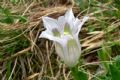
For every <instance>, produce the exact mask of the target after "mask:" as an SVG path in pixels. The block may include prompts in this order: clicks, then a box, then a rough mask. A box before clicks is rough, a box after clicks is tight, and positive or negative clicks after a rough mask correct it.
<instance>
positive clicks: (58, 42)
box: [39, 9, 88, 67]
mask: <svg viewBox="0 0 120 80" xmlns="http://www.w3.org/2000/svg"><path fill="white" fill-rule="evenodd" d="M42 19H43V23H44V26H45V28H46V30H45V31H43V32H42V33H41V35H40V37H39V38H47V39H49V40H52V41H54V42H55V49H56V52H57V54H58V55H59V57H60V58H61V59H62V60H63V61H64V62H65V64H67V65H68V66H69V67H73V66H75V65H76V64H77V61H78V59H79V57H80V54H81V45H80V43H79V38H78V34H79V32H80V30H81V27H82V25H83V24H84V23H85V22H86V21H87V20H88V17H87V16H85V17H84V18H83V19H82V20H79V19H78V18H75V17H74V14H73V12H72V9H69V10H68V11H67V12H66V13H65V15H64V16H60V17H59V18H58V19H57V20H56V19H53V18H50V17H43V18H42Z"/></svg>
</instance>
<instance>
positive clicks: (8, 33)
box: [0, 0, 120, 80]
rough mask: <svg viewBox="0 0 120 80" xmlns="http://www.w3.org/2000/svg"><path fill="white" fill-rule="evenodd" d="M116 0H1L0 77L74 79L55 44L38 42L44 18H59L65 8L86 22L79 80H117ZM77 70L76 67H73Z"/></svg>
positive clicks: (119, 27) (119, 30) (119, 36)
mask: <svg viewBox="0 0 120 80" xmlns="http://www.w3.org/2000/svg"><path fill="white" fill-rule="evenodd" d="M119 4H120V0H0V79H1V80H73V76H72V74H73V75H77V72H76V73H71V71H70V70H69V68H68V67H67V66H66V65H65V64H64V63H62V62H61V60H60V58H59V57H58V55H56V51H55V49H54V43H53V42H52V41H49V40H47V39H39V38H38V37H39V35H40V34H41V32H42V31H44V30H45V29H44V27H43V22H42V19H41V17H42V16H50V17H52V18H57V17H59V16H61V15H63V14H64V13H65V12H66V10H67V9H68V8H69V7H72V8H73V12H74V14H75V16H76V17H78V18H79V19H82V18H83V17H84V15H88V16H89V17H90V19H89V20H88V21H87V22H86V23H85V25H84V26H83V27H82V30H81V32H80V34H79V38H80V43H81V45H82V52H81V57H80V59H79V64H78V69H79V70H80V72H79V73H78V74H79V76H80V77H81V78H80V79H81V80H119V79H120V76H119V75H120V5H119ZM72 70H73V71H75V69H72Z"/></svg>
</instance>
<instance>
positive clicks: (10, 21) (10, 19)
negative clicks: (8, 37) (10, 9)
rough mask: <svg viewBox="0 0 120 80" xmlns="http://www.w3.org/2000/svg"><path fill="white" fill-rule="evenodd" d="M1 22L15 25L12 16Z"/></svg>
mask: <svg viewBox="0 0 120 80" xmlns="http://www.w3.org/2000/svg"><path fill="white" fill-rule="evenodd" d="M0 22H2V23H7V24H12V23H14V18H13V17H10V16H6V17H5V18H3V19H1V20H0Z"/></svg>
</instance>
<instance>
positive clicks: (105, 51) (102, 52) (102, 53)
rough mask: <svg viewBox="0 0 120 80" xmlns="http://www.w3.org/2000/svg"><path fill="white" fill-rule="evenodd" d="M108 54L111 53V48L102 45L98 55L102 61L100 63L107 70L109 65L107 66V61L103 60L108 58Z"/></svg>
mask: <svg viewBox="0 0 120 80" xmlns="http://www.w3.org/2000/svg"><path fill="white" fill-rule="evenodd" d="M110 54H111V50H110V49H109V48H107V47H105V46H103V47H102V49H101V50H99V51H98V57H99V58H100V60H101V61H102V64H103V65H104V67H105V69H106V70H107V71H108V69H109V66H108V63H107V62H105V61H108V60H109V56H110Z"/></svg>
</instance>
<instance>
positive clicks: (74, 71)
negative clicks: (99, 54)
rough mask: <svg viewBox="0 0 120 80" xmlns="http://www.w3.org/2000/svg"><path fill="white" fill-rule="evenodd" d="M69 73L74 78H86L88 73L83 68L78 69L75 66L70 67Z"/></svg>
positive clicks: (86, 79) (82, 79)
mask: <svg viewBox="0 0 120 80" xmlns="http://www.w3.org/2000/svg"><path fill="white" fill-rule="evenodd" d="M71 72H72V73H71V74H72V75H73V77H74V80H88V75H87V74H86V73H85V71H84V70H82V69H81V70H78V68H77V67H73V68H71Z"/></svg>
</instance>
